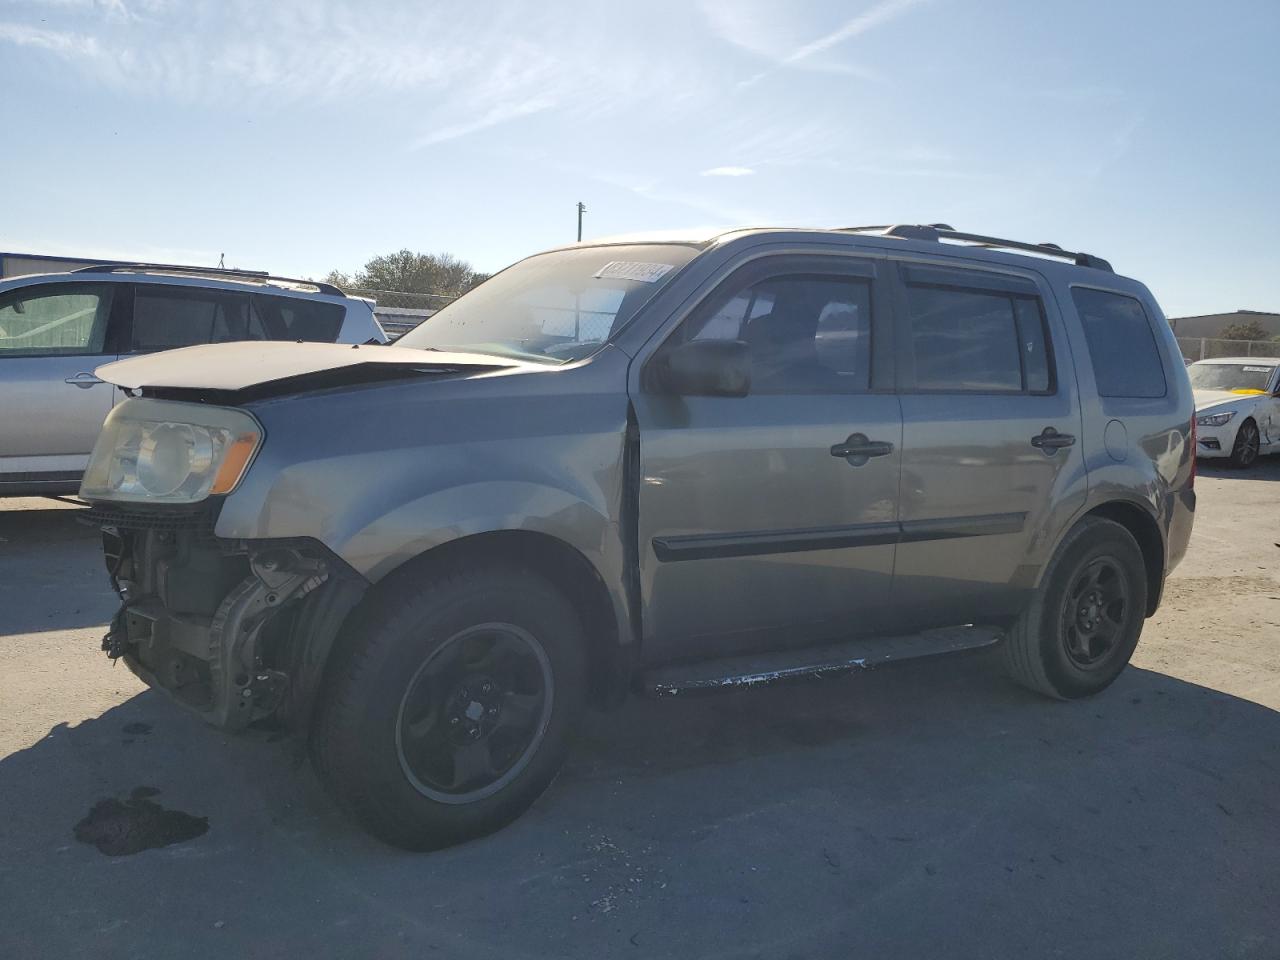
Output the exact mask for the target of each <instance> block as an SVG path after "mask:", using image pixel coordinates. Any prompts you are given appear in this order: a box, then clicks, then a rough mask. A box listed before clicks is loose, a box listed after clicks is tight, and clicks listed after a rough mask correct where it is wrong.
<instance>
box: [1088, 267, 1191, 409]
mask: <svg viewBox="0 0 1280 960" xmlns="http://www.w3.org/2000/svg"><path fill="white" fill-rule="evenodd" d="M1071 298H1072V299H1073V300H1074V301H1075V304H1076V311H1077V312H1078V313H1079V314H1080V323H1081V324H1082V325H1083V326H1084V336H1085V339H1086V340H1087V341H1088V343H1089V357H1090V359H1091V360H1092V361H1093V377H1094V379H1095V380H1096V381H1097V383H1098V393H1099V394H1100V395H1102V396H1104V397H1163V396H1164V395H1165V393H1166V392H1167V390H1168V385H1167V384H1166V383H1165V379H1164V364H1163V363H1162V362H1161V360H1160V349H1159V347H1157V346H1156V337H1155V334H1154V333H1153V332H1152V330H1151V321H1150V319H1149V318H1148V317H1147V312H1146V310H1144V309H1143V308H1142V304H1141V303H1139V302H1138V301H1137V300H1135V299H1134V298H1133V297H1126V296H1124V295H1123V294H1119V293H1108V292H1106V291H1105V290H1089V289H1087V288H1085V287H1073V288H1072V290H1071Z"/></svg>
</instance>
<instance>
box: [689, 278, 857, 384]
mask: <svg viewBox="0 0 1280 960" xmlns="http://www.w3.org/2000/svg"><path fill="white" fill-rule="evenodd" d="M678 339H681V340H743V341H745V342H746V344H747V347H748V349H749V350H750V355H751V393H752V394H821V393H861V392H865V391H866V390H867V389H868V387H869V385H870V380H871V282H870V280H869V279H862V278H859V277H847V276H824V275H795V276H778V277H770V278H768V279H765V280H761V281H759V282H757V283H754V284H752V285H750V286H748V287H746V288H745V289H739V290H737V291H734V292H732V294H731V295H730V296H729V297H728V298H727V299H724V298H722V302H721V305H720V306H719V307H718V308H716V309H715V310H713V312H711V313H709V314H705V315H703V316H702V317H698V316H696V315H695V316H694V317H693V318H692V322H691V323H690V324H689V325H688V326H687V327H686V329H685V330H684V331H683V337H679V338H678Z"/></svg>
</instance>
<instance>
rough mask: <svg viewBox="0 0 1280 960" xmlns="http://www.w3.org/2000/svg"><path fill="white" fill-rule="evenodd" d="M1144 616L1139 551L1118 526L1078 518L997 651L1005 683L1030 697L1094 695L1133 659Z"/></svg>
mask: <svg viewBox="0 0 1280 960" xmlns="http://www.w3.org/2000/svg"><path fill="white" fill-rule="evenodd" d="M1146 610H1147V572H1146V565H1145V564H1144V562H1143V559H1142V550H1141V549H1140V548H1139V547H1138V543H1137V541H1136V540H1134V538H1133V535H1132V534H1131V533H1129V531H1128V530H1126V529H1125V528H1124V527H1122V526H1121V525H1120V524H1118V523H1115V522H1113V521H1111V520H1104V519H1102V518H1101V517H1086V518H1085V519H1084V520H1082V521H1081V522H1080V523H1079V524H1077V525H1076V527H1074V528H1073V529H1072V530H1071V532H1070V533H1068V534H1067V537H1066V539H1065V540H1063V542H1062V544H1061V545H1060V546H1059V547H1058V551H1057V553H1056V554H1055V555H1054V558H1053V560H1051V561H1050V563H1049V567H1048V569H1047V570H1046V571H1045V573H1044V576H1043V578H1042V579H1041V583H1040V587H1039V588H1038V589H1037V591H1036V594H1035V598H1034V599H1033V600H1032V602H1031V605H1030V606H1029V607H1028V608H1027V609H1026V610H1025V611H1024V612H1023V614H1022V616H1021V617H1019V618H1018V620H1017V622H1016V623H1015V624H1014V626H1013V628H1012V629H1011V630H1010V631H1009V636H1008V638H1007V639H1006V640H1005V643H1004V662H1005V668H1006V671H1007V672H1008V674H1009V676H1010V677H1011V678H1012V679H1013V680H1014V681H1015V682H1017V683H1019V684H1021V685H1022V686H1024V687H1027V688H1028V689H1031V690H1034V691H1036V692H1037V693H1042V694H1044V695H1045V696H1048V697H1054V698H1055V699H1059V700H1075V699H1078V698H1081V697H1089V696H1092V695H1093V694H1095V693H1098V692H1100V691H1102V690H1104V689H1106V688H1107V687H1108V686H1110V685H1111V683H1112V682H1113V681H1114V680H1115V679H1116V677H1118V676H1119V675H1120V673H1121V671H1122V670H1124V668H1125V666H1126V665H1127V664H1128V663H1129V659H1130V658H1131V657H1132V656H1133V651H1134V648H1135V647H1137V645H1138V638H1139V637H1140V636H1141V635H1142V625H1143V621H1144V620H1145V618H1146Z"/></svg>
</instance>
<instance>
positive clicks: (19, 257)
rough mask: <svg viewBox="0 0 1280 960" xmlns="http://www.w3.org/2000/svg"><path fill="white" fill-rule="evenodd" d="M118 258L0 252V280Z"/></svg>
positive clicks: (106, 261)
mask: <svg viewBox="0 0 1280 960" xmlns="http://www.w3.org/2000/svg"><path fill="white" fill-rule="evenodd" d="M120 262H122V261H119V260H108V259H105V258H103V259H98V260H89V259H86V258H84V257H46V256H45V255H44V254H40V253H0V280H4V279H5V278H7V277H20V276H22V275H23V274H27V273H66V272H67V271H68V270H78V269H79V268H80V267H93V266H98V265H100V264H106V263H120Z"/></svg>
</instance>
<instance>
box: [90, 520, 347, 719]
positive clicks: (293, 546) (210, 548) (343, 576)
mask: <svg viewBox="0 0 1280 960" xmlns="http://www.w3.org/2000/svg"><path fill="white" fill-rule="evenodd" d="M216 509H217V502H216V501H214V502H205V503H203V504H201V505H199V507H198V508H195V509H190V508H189V509H181V510H179V509H166V510H159V509H155V510H152V509H147V510H142V509H138V510H131V509H109V508H106V507H104V506H95V507H94V508H93V509H92V510H90V511H89V513H88V515H87V517H86V521H87V522H89V523H92V524H94V525H96V526H99V527H101V529H102V533H103V545H104V551H105V554H106V562H107V569H108V571H109V572H110V574H111V577H112V582H113V585H114V586H115V587H116V590H117V592H118V593H119V594H120V597H121V600H122V601H123V602H122V605H121V607H120V610H119V611H118V612H117V613H116V615H115V617H114V618H113V619H112V622H111V627H110V630H109V631H108V633H107V635H106V636H105V637H104V638H103V643H102V645H103V649H104V651H106V653H107V655H108V656H109V657H111V658H112V659H113V660H114V659H123V660H124V662H125V663H126V664H127V665H128V666H129V669H130V670H132V671H133V672H134V673H135V674H137V676H138V677H140V678H141V679H142V680H143V681H144V682H145V683H147V684H148V685H150V686H153V687H156V688H158V689H161V690H163V691H165V692H166V693H168V694H170V695H171V696H172V697H173V698H174V699H175V700H177V701H178V702H180V703H182V704H183V705H184V706H186V707H188V708H190V709H192V710H194V711H195V712H197V713H199V714H200V715H201V716H202V717H204V719H205V720H207V721H208V722H210V723H212V724H214V725H215V726H218V727H221V728H224V729H230V730H239V729H242V728H244V727H245V726H247V725H249V724H250V723H252V722H254V721H258V720H263V719H265V718H269V717H273V718H277V719H280V720H282V721H284V722H285V723H286V724H288V725H289V726H292V727H295V728H297V729H305V727H306V724H307V722H308V719H309V716H310V712H311V707H312V704H313V703H314V701H315V696H316V692H317V690H318V687H319V684H320V679H321V675H322V672H323V669H324V664H325V661H326V660H327V658H328V654H329V650H330V649H331V647H332V644H333V642H334V639H335V638H336V636H337V634H338V631H339V629H340V628H341V625H342V623H343V622H344V621H345V620H346V618H347V614H349V613H350V611H351V609H352V608H353V607H354V606H355V604H356V603H357V602H358V601H359V599H360V597H361V596H362V595H363V594H364V591H365V589H366V588H367V586H368V583H367V581H365V580H364V579H363V578H362V577H360V576H359V575H358V574H356V573H355V572H354V571H352V570H351V569H350V568H349V567H348V566H347V565H346V564H345V563H343V562H342V561H341V560H339V559H338V558H337V557H335V556H333V555H332V554H331V553H330V552H329V551H328V550H326V549H325V548H324V547H323V546H322V545H321V544H319V543H317V542H315V541H312V540H304V539H299V540H278V541H249V540H225V539H220V538H218V537H216V536H214V533H213V521H214V516H215V512H216Z"/></svg>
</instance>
